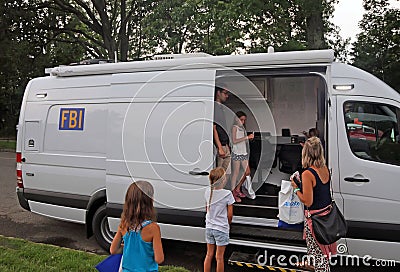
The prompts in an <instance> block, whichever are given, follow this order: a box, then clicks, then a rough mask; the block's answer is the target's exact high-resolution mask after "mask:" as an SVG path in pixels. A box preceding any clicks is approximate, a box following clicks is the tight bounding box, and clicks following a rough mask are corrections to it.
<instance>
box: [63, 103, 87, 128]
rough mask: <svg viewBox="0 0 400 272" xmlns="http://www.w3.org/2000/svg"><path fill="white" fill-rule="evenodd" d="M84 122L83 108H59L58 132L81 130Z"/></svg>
mask: <svg viewBox="0 0 400 272" xmlns="http://www.w3.org/2000/svg"><path fill="white" fill-rule="evenodd" d="M84 121H85V109H84V108H61V109H60V121H59V123H58V129H59V130H83V125H84Z"/></svg>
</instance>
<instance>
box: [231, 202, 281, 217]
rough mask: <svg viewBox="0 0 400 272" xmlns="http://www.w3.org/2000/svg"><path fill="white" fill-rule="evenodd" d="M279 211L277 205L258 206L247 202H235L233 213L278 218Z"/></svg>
mask: <svg viewBox="0 0 400 272" xmlns="http://www.w3.org/2000/svg"><path fill="white" fill-rule="evenodd" d="M278 212H279V210H278V208H277V206H272V207H271V206H257V205H252V204H247V203H246V202H243V203H235V204H233V213H234V214H235V215H240V216H246V217H259V218H272V219H278Z"/></svg>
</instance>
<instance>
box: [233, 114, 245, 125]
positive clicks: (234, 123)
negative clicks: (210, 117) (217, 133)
mask: <svg viewBox="0 0 400 272" xmlns="http://www.w3.org/2000/svg"><path fill="white" fill-rule="evenodd" d="M242 116H245V117H247V114H246V113H244V112H243V111H237V112H236V118H234V119H233V125H236V123H237V122H238V120H239V118H240V117H242ZM236 119H237V120H236ZM239 124H240V126H241V127H243V128H245V125H242V124H241V123H240V122H239Z"/></svg>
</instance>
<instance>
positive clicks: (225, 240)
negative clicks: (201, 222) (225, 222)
mask: <svg viewBox="0 0 400 272" xmlns="http://www.w3.org/2000/svg"><path fill="white" fill-rule="evenodd" d="M206 242H207V244H212V245H215V244H216V245H217V246H227V245H228V244H229V233H225V232H222V231H219V230H215V229H206Z"/></svg>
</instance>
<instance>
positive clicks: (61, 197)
mask: <svg viewBox="0 0 400 272" xmlns="http://www.w3.org/2000/svg"><path fill="white" fill-rule="evenodd" d="M23 196H24V197H25V198H26V199H27V200H31V201H36V202H41V203H46V204H52V205H58V206H65V207H71V208H77V209H85V210H86V208H87V205H88V203H89V200H90V197H89V196H85V195H77V194H66V193H58V192H51V191H44V190H36V189H24V193H23Z"/></svg>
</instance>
